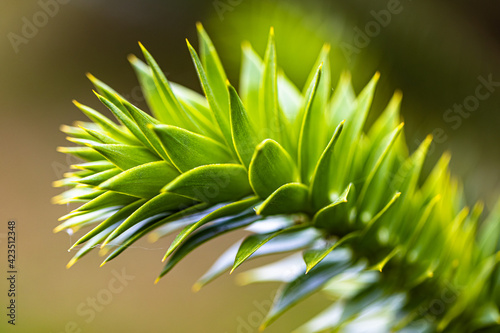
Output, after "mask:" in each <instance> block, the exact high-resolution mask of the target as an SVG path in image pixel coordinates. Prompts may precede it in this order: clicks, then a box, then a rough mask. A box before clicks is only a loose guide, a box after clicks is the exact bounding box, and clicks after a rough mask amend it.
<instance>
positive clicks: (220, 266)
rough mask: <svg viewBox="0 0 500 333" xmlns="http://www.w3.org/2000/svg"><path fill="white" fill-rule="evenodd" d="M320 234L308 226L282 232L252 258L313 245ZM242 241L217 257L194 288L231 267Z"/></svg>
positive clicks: (196, 289)
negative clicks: (302, 228)
mask: <svg viewBox="0 0 500 333" xmlns="http://www.w3.org/2000/svg"><path fill="white" fill-rule="evenodd" d="M319 236H320V233H319V232H318V231H317V230H315V229H314V228H307V229H304V230H298V231H295V232H290V233H285V234H281V235H278V236H276V237H275V238H273V239H271V240H270V241H269V242H267V243H266V244H264V245H263V246H261V247H260V248H259V249H258V250H257V251H255V252H254V254H253V255H252V256H251V257H250V258H252V259H253V258H258V257H261V256H265V255H270V254H278V253H286V252H290V251H296V250H300V249H302V248H304V247H307V246H309V245H311V244H312V243H313V242H314V241H315V240H316V239H317V238H318V237H319ZM242 242H243V239H242V240H240V241H238V242H236V243H235V244H234V245H233V246H231V247H230V248H228V249H227V250H226V251H225V252H224V253H223V254H222V255H221V256H220V257H219V259H217V261H216V262H215V263H214V264H213V265H212V267H210V269H209V270H208V271H207V272H206V273H205V274H204V275H203V276H202V277H201V278H200V279H198V281H196V283H195V285H194V286H193V290H194V291H198V290H200V289H201V288H202V287H203V286H205V285H206V284H208V283H209V282H211V281H213V280H214V279H215V278H217V277H218V276H220V275H221V274H222V273H224V272H226V271H228V270H229V269H231V267H232V266H233V264H234V258H235V257H236V254H237V253H238V249H239V248H240V245H241V243H242Z"/></svg>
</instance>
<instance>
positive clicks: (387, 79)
mask: <svg viewBox="0 0 500 333" xmlns="http://www.w3.org/2000/svg"><path fill="white" fill-rule="evenodd" d="M0 13H1V14H0V15H1V20H0V35H1V36H3V37H2V38H1V43H0V101H1V106H0V112H1V113H0V114H1V118H0V119H1V122H0V126H1V132H0V133H1V142H0V147H1V148H0V149H1V150H0V151H1V157H0V160H1V162H0V163H1V164H0V165H1V172H0V179H1V183H0V184H1V191H0V199H1V200H0V202H1V204H0V205H1V206H0V208H1V209H0V242H1V243H0V248H1V249H2V251H0V253H2V254H1V255H2V257H0V262H1V263H2V264H1V266H0V267H1V269H2V274H5V272H6V270H7V269H6V263H7V258H6V256H7V255H6V251H5V248H6V233H7V221H8V220H9V219H15V220H16V221H17V225H18V227H17V231H18V240H17V242H18V265H19V267H18V269H19V276H18V277H19V279H18V300H17V302H18V308H17V313H18V317H17V325H16V326H15V328H13V327H8V326H7V325H6V319H5V315H4V314H2V316H1V318H2V320H1V322H0V331H2V332H4V331H7V332H10V331H12V332H54V333H60V332H106V331H112V332H238V333H240V332H242V333H249V332H257V326H258V324H259V321H260V320H261V319H262V317H263V313H264V312H265V311H266V310H265V309H263V307H264V308H266V309H267V307H268V306H269V302H270V301H271V300H272V294H273V293H274V292H275V291H276V288H277V286H276V285H254V286H247V287H237V286H236V283H235V278H234V276H223V277H222V278H221V279H219V280H217V281H215V282H214V283H212V284H211V285H209V286H207V287H205V288H204V289H202V290H201V291H200V292H198V293H196V294H195V293H192V292H191V290H190V288H191V285H192V284H193V283H194V282H195V281H196V279H197V278H198V277H199V276H201V274H203V273H204V272H205V270H206V269H207V268H208V267H209V266H210V265H211V263H212V262H213V260H214V259H215V258H216V256H217V255H218V254H219V253H221V252H222V251H223V249H224V248H225V247H227V246H228V245H230V244H232V243H233V242H234V241H236V240H237V239H239V237H241V236H242V234H232V235H228V236H225V237H224V238H222V239H220V240H219V241H218V242H215V243H208V244H206V245H204V246H203V247H202V248H200V249H199V250H198V251H196V252H195V253H193V254H192V255H190V256H189V257H188V258H187V260H185V261H183V262H182V263H181V264H179V265H178V267H177V268H176V269H175V270H174V271H173V272H172V273H170V274H169V275H168V276H167V277H165V278H164V279H163V280H162V281H161V282H160V283H159V284H158V285H153V281H154V279H155V278H156V276H157V274H158V273H159V272H160V270H161V268H162V264H161V262H160V260H161V258H162V256H163V254H164V252H165V251H166V248H167V247H168V245H169V241H170V240H171V239H163V240H161V241H160V242H158V243H154V244H149V243H147V242H146V241H142V242H139V243H138V244H137V245H136V246H134V247H133V248H131V249H129V250H127V251H126V253H124V254H123V255H121V256H120V257H118V258H117V259H115V260H114V261H112V262H111V263H109V264H108V265H106V266H104V267H103V268H99V267H98V266H99V263H100V258H99V257H98V256H97V254H96V253H91V254H89V255H88V256H87V257H86V258H85V259H84V260H82V261H80V262H78V263H77V264H76V265H75V266H74V267H73V268H71V269H70V270H66V269H65V264H66V263H67V261H68V260H69V259H70V258H71V256H72V254H71V253H68V252H67V251H66V249H68V248H69V247H70V245H71V244H72V241H75V240H76V236H70V235H68V234H63V233H61V234H56V235H54V234H53V233H52V229H53V228H54V227H55V226H56V225H57V218H58V217H60V216H62V215H64V214H65V213H67V212H68V211H69V210H70V209H71V208H70V207H65V206H54V205H51V203H50V198H51V197H53V196H54V195H57V194H58V193H59V192H60V190H59V189H54V188H52V187H51V183H52V182H53V181H54V180H57V179H59V178H61V177H62V175H63V173H64V172H66V171H68V168H69V165H70V164H72V163H74V162H75V161H74V160H72V159H71V158H67V157H66V156H63V155H62V154H60V153H57V152H56V147H57V146H61V145H66V141H65V139H64V137H65V135H64V134H62V133H61V132H60V131H59V126H60V125H61V124H71V123H72V122H73V121H75V120H84V117H83V115H82V114H81V113H80V112H79V111H78V110H77V109H76V107H74V106H73V105H72V104H71V100H72V99H73V98H75V99H77V100H78V101H80V102H82V103H84V104H88V105H90V106H93V107H95V108H98V109H99V110H104V109H103V107H102V106H101V105H100V104H99V102H98V101H97V99H96V98H95V97H94V96H93V94H92V92H91V84H90V83H89V82H88V80H87V79H86V78H85V76H84V74H85V73H86V72H91V73H92V74H94V75H95V76H97V77H98V78H100V79H101V80H103V81H105V82H106V83H108V84H110V85H111V86H113V87H114V88H115V89H116V90H118V91H119V92H120V93H122V94H123V95H124V96H126V97H129V99H130V100H131V101H132V102H134V103H135V104H137V105H139V106H141V107H145V103H144V100H143V98H142V95H141V93H140V91H139V88H138V84H137V81H136V80H135V77H134V73H133V71H132V69H131V68H130V66H129V64H128V62H127V60H126V56H127V55H128V54H130V53H135V54H138V53H139V49H138V46H137V41H141V42H142V43H143V44H144V45H146V47H147V48H148V49H149V50H150V51H151V52H152V53H153V55H154V56H155V58H156V59H157V61H158V62H159V63H160V65H161V66H162V69H163V70H164V71H165V72H167V74H168V78H169V79H170V80H171V81H174V82H178V83H181V84H184V85H186V86H188V87H190V88H193V89H196V90H198V91H200V88H199V84H198V82H197V77H196V74H195V71H194V69H193V66H192V63H191V59H190V57H189V53H188V51H187V48H186V46H185V38H186V37H187V38H188V39H189V40H190V41H191V42H193V43H196V28H195V22H197V21H201V22H202V23H203V24H204V26H205V28H206V29H207V31H208V33H209V34H210V35H211V37H212V39H213V41H214V43H215V46H216V47H217V49H218V52H219V55H220V56H221V59H222V62H223V63H224V65H225V66H226V70H227V73H228V76H229V78H230V80H231V81H232V82H233V83H234V84H237V82H238V68H239V61H240V57H241V52H240V45H241V41H243V40H248V41H250V42H251V43H252V45H253V46H254V48H255V49H256V50H257V51H258V52H259V53H260V54H261V55H262V54H263V52H264V47H265V41H266V39H267V34H268V31H269V27H270V26H274V27H275V31H276V42H277V52H278V62H279V63H280V64H281V66H282V67H283V69H284V70H285V72H287V74H288V76H289V77H290V78H291V79H292V80H293V81H294V82H295V83H296V84H297V85H298V86H299V87H300V88H302V86H303V84H304V82H305V80H306V78H307V74H308V73H309V71H310V69H311V67H312V65H313V63H314V61H315V58H316V55H317V54H318V52H319V50H320V48H321V46H322V44H323V43H324V42H328V43H330V44H331V45H332V70H333V75H334V77H338V76H339V74H340V73H341V71H342V70H350V71H352V75H353V83H354V87H355V89H356V91H357V92H359V91H360V90H361V89H362V87H363V86H364V85H365V84H366V83H367V82H368V80H369V78H370V77H371V76H372V75H373V74H374V72H375V71H380V72H381V75H382V76H381V81H380V84H379V88H378V91H377V95H376V98H375V101H374V107H373V111H372V114H371V118H370V119H369V121H372V120H373V119H374V117H375V116H376V115H378V114H379V113H380V112H381V110H382V108H383V106H384V105H385V104H386V103H387V102H388V100H389V98H390V97H391V95H392V94H393V92H394V91H395V90H396V89H400V90H402V91H403V93H404V98H403V105H402V115H403V118H404V120H405V122H406V125H405V127H406V138H407V141H408V144H409V146H410V149H412V150H413V149H415V147H416V146H417V145H418V144H419V142H420V141H422V140H423V139H424V138H425V136H426V135H427V134H428V133H433V134H434V135H435V138H436V141H435V143H434V144H433V146H432V150H431V154H430V156H429V161H428V164H427V165H428V168H429V167H430V166H431V165H432V163H433V161H436V160H437V159H438V157H439V156H440V155H441V153H442V152H443V151H445V150H449V151H451V153H452V156H453V158H452V163H451V167H452V172H453V174H454V175H455V176H456V177H458V178H461V179H463V183H464V187H465V190H466V193H467V198H468V201H469V203H471V202H474V201H476V200H478V199H480V198H481V199H482V200H484V201H485V203H486V207H487V209H488V208H492V206H493V203H494V201H495V200H496V199H497V198H498V196H499V195H500V186H499V185H500V144H499V142H500V112H499V106H500V21H499V20H498V17H499V14H500V3H498V2H494V1H488V0H481V1H474V2H471V1H465V0H447V1H439V2H436V1H430V0H420V1H411V0H401V1H396V0H384V1H382V0H376V1H361V0H349V1H347V0H345V1H326V0H325V1H307V2H305V1H303V2H299V1H277V0H271V1H261V0H215V1H199V0H198V1H195V0H184V1H159V0H158V1H153V0H146V1H141V2H138V1H131V0H120V1H118V0H108V1H97V0H39V1H36V0H24V1H14V0H2V1H1V2H0ZM249 267H252V264H249V265H247V268H249ZM244 268H245V267H244ZM117 275H119V276H121V280H117V279H116V276H117ZM1 281H2V282H1V283H0V288H1V289H0V295H2V296H1V297H0V302H1V304H2V308H4V309H5V307H4V306H6V302H7V297H6V292H7V284H6V279H5V278H2V279H1ZM110 283H111V284H110ZM120 286H121V287H122V288H118V287H120ZM93 299H97V300H100V301H99V302H98V305H97V306H96V307H95V308H92V305H91V303H92V300H93ZM325 304H327V301H326V300H324V299H323V298H322V297H312V298H310V299H309V300H308V301H306V302H305V303H303V304H301V305H300V306H299V307H298V308H295V309H293V310H292V311H290V312H288V313H287V314H285V315H284V316H283V317H282V319H281V320H278V321H277V322H276V323H275V324H273V325H271V327H270V328H269V329H268V332H270V333H272V332H289V331H291V329H292V328H293V327H297V326H298V325H300V324H301V323H302V322H304V321H306V320H307V319H308V318H310V317H311V316H312V314H313V313H315V312H316V311H318V309H321V308H322V307H323V306H324V305H325Z"/></svg>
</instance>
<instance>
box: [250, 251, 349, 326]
mask: <svg viewBox="0 0 500 333" xmlns="http://www.w3.org/2000/svg"><path fill="white" fill-rule="evenodd" d="M348 267H349V263H348V262H345V261H333V260H332V261H330V260H328V259H325V260H323V261H322V262H321V263H320V264H318V265H317V266H316V267H315V268H313V269H312V270H311V271H310V272H309V273H308V274H305V275H301V276H299V277H298V278H297V279H295V280H294V281H292V282H290V283H288V284H286V285H284V286H283V288H281V289H280V290H279V291H278V294H277V295H276V298H275V300H274V302H273V306H272V307H271V310H270V311H269V313H268V314H267V316H266V318H265V319H264V322H263V323H262V325H261V326H260V329H264V328H265V327H267V326H269V325H270V324H271V323H272V322H273V321H274V320H276V318H278V317H279V316H280V315H281V314H283V312H285V311H286V310H288V309H289V308H291V307H292V306H294V305H295V304H297V303H298V302H299V301H301V300H302V299H304V298H306V297H307V296H309V295H311V294H313V293H314V292H316V291H318V290H319V289H320V288H321V287H322V286H323V285H324V284H325V283H326V282H328V281H329V280H330V279H331V278H333V277H334V276H336V275H337V274H339V273H342V272H343V271H344V270H345V269H346V268H348Z"/></svg>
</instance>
